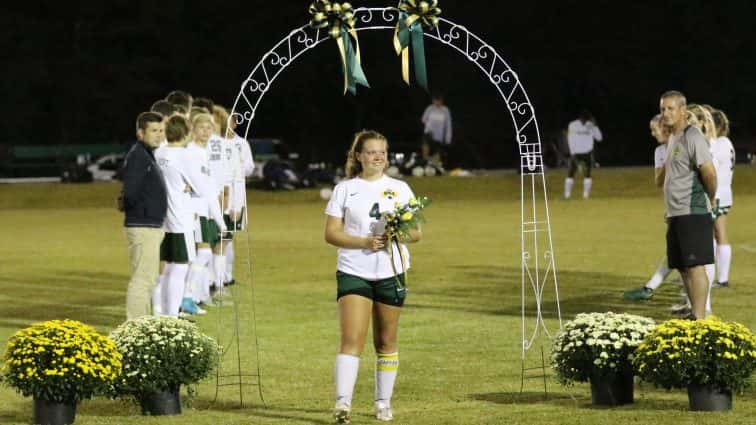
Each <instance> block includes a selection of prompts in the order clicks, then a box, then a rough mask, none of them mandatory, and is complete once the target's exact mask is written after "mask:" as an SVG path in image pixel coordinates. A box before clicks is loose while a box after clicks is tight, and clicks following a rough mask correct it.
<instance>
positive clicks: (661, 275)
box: [645, 257, 672, 290]
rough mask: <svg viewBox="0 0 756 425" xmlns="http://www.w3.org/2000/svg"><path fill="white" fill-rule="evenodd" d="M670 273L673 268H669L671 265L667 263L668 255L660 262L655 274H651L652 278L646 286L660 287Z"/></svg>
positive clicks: (652, 288) (651, 287)
mask: <svg viewBox="0 0 756 425" xmlns="http://www.w3.org/2000/svg"><path fill="white" fill-rule="evenodd" d="M670 273H672V270H670V269H669V265H668V264H667V257H664V260H663V261H662V262H661V263H660V264H659V267H658V268H657V269H656V272H654V275H653V276H651V279H649V281H648V282H646V285H645V287H646V288H648V289H651V290H654V289H656V288H658V287H659V286H661V284H662V282H664V279H666V278H667V276H669V274H670Z"/></svg>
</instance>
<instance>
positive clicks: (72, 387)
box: [0, 320, 121, 403]
mask: <svg viewBox="0 0 756 425" xmlns="http://www.w3.org/2000/svg"><path fill="white" fill-rule="evenodd" d="M120 373H121V355H120V354H119V353H118V350H117V349H116V346H115V344H114V343H113V341H111V340H110V339H109V338H107V337H105V336H103V335H100V334H99V333H97V331H95V330H94V329H93V328H91V327H90V326H87V325H85V324H83V323H81V322H77V321H75V320H51V321H48V322H41V323H36V324H34V325H32V326H30V327H28V328H26V329H22V330H20V331H18V332H16V334H15V335H13V336H12V337H11V338H10V340H9V341H8V347H7V349H6V351H5V355H4V356H3V365H2V369H0V379H2V381H4V382H5V383H7V384H8V385H10V386H12V387H14V388H16V389H17V390H18V391H19V392H20V393H21V394H23V395H24V396H27V397H28V396H32V397H34V398H35V399H38V400H45V401H48V402H54V403H76V402H78V401H81V400H84V399H88V398H91V397H92V396H93V395H96V394H107V393H110V391H112V388H113V384H114V383H115V382H116V380H117V379H118V377H119V376H120Z"/></svg>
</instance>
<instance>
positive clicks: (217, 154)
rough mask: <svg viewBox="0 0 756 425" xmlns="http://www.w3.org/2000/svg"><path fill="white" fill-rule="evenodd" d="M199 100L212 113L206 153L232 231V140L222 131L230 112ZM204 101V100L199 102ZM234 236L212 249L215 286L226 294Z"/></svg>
mask: <svg viewBox="0 0 756 425" xmlns="http://www.w3.org/2000/svg"><path fill="white" fill-rule="evenodd" d="M197 101H198V102H199V101H204V103H206V104H207V106H208V107H209V108H210V110H211V111H212V114H213V123H214V128H213V134H212V135H211V136H210V138H209V139H208V141H207V156H208V163H209V164H210V174H212V176H213V178H214V179H215V183H216V185H217V186H216V193H217V200H216V202H217V203H218V205H219V208H220V209H221V211H222V212H223V219H224V222H225V223H226V227H227V228H229V229H230V230H232V231H233V229H234V227H233V223H231V218H230V216H229V209H228V207H229V196H230V194H231V181H232V177H231V176H232V174H233V171H232V169H233V166H232V158H231V157H232V156H233V149H232V148H231V143H230V141H229V140H227V139H226V138H225V137H224V136H222V134H223V132H225V130H226V126H227V125H228V113H227V112H226V110H225V109H224V108H222V107H219V106H216V105H215V104H214V103H212V101H211V100H209V99H204V98H200V99H197ZM200 104H202V103H200ZM232 237H233V233H232V232H224V233H223V234H221V238H220V241H219V243H218V244H217V245H216V246H215V247H214V248H213V261H212V263H211V278H212V280H213V282H215V284H216V287H217V288H218V290H219V294H220V295H222V294H223V283H224V278H225V268H226V256H225V254H226V249H227V248H228V245H229V243H230V242H231V239H232Z"/></svg>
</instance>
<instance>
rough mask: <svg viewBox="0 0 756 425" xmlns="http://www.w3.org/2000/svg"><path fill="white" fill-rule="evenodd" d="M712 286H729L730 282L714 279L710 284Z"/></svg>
mask: <svg viewBox="0 0 756 425" xmlns="http://www.w3.org/2000/svg"><path fill="white" fill-rule="evenodd" d="M711 286H712V288H729V287H730V282H718V281H714V283H713V284H712V285H711Z"/></svg>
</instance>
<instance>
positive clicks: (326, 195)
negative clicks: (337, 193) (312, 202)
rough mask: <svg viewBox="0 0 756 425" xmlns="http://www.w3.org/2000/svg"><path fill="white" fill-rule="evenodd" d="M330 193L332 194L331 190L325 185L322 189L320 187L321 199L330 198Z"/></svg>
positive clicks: (326, 199)
mask: <svg viewBox="0 0 756 425" xmlns="http://www.w3.org/2000/svg"><path fill="white" fill-rule="evenodd" d="M331 195H333V190H331V189H329V188H327V187H326V188H323V189H320V199H322V200H324V201H328V200H330V199H331Z"/></svg>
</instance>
